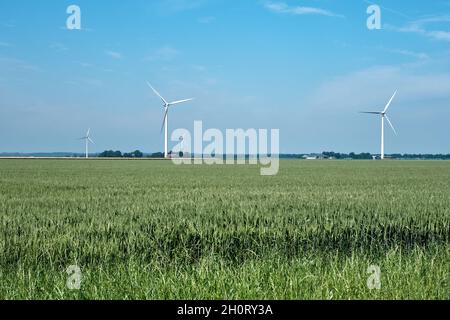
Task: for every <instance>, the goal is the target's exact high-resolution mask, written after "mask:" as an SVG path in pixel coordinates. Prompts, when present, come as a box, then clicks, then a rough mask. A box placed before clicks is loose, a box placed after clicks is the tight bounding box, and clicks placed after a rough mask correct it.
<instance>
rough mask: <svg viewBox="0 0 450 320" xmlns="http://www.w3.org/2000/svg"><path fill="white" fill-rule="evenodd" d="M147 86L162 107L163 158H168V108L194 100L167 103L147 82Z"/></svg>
mask: <svg viewBox="0 0 450 320" xmlns="http://www.w3.org/2000/svg"><path fill="white" fill-rule="evenodd" d="M147 84H148V86H149V87H150V88H151V89H152V90H153V92H154V93H155V94H156V95H157V96H158V97H159V98H160V99H161V100H162V102H163V107H164V119H163V124H162V126H161V133H162V131H163V129H164V158H168V156H169V127H168V126H169V109H170V107H172V106H174V105H176V104H180V103H184V102H188V101H192V100H194V99H193V98H191V99H184V100H178V101H173V102H167V101H166V99H164V98H163V97H162V96H161V95H160V94H159V92H158V91H156V90H155V88H153V87H152V85H151V84H150V83H149V82H147Z"/></svg>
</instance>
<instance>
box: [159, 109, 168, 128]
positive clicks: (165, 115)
mask: <svg viewBox="0 0 450 320" xmlns="http://www.w3.org/2000/svg"><path fill="white" fill-rule="evenodd" d="M168 113H169V107H166V112H165V113H164V118H163V122H162V126H161V133H162V132H163V130H164V125H165V124H166V118H167V114H168Z"/></svg>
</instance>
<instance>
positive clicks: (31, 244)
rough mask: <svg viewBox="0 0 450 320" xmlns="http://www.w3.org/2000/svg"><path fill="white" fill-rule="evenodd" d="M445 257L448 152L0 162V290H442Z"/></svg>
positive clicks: (124, 295) (289, 294)
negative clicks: (251, 161) (268, 166)
mask: <svg viewBox="0 0 450 320" xmlns="http://www.w3.org/2000/svg"><path fill="white" fill-rule="evenodd" d="M449 262H450V162H447V161H398V162H396V161H386V162H382V161H312V162H307V161H282V162H281V164H280V173H279V174H278V175H277V176H273V177H263V176H260V175H259V168H258V167H257V166H206V165H201V166H175V165H173V164H172V163H171V162H168V161H145V160H144V161H107V160H87V161H80V160H79V161H72V160H19V159H15V160H0V298H1V299H33V298H37V299H449V298H450V296H449V290H450V284H449V281H450V278H449V272H450V269H449V268H450V267H449V266H450V264H449ZM70 265H77V266H79V267H80V268H81V271H82V281H81V287H80V290H69V289H68V288H67V286H66V280H67V278H68V274H67V273H66V268H67V267H68V266H70ZM371 265H376V266H379V268H380V270H381V278H380V280H381V289H380V290H377V289H374V290H370V289H369V288H368V286H367V279H368V277H369V276H370V274H368V273H367V268H368V267H369V266H371Z"/></svg>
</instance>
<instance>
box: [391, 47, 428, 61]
mask: <svg viewBox="0 0 450 320" xmlns="http://www.w3.org/2000/svg"><path fill="white" fill-rule="evenodd" d="M387 51H388V52H390V53H395V54H399V55H402V56H406V57H411V58H416V59H419V60H425V59H429V58H430V57H429V56H428V54H426V53H423V52H414V51H410V50H402V49H388V50H387Z"/></svg>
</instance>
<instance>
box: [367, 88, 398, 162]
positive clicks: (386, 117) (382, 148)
mask: <svg viewBox="0 0 450 320" xmlns="http://www.w3.org/2000/svg"><path fill="white" fill-rule="evenodd" d="M396 95H397V91H395V92H394V95H393V96H392V97H391V99H390V100H389V102H388V103H387V105H386V107H385V108H384V110H383V111H381V112H379V111H366V112H360V113H366V114H374V115H380V116H381V160H384V119H386V121H387V122H388V123H389V126H390V127H391V128H392V130H393V131H394V133H395V135H397V131H396V130H395V128H394V126H393V125H392V122H391V120H389V117H388V116H387V112H388V110H389V107H390V106H391V103H392V101H393V100H394V98H395V96H396Z"/></svg>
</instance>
